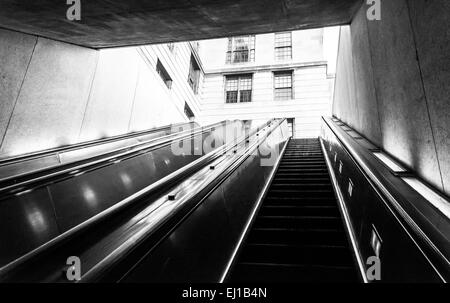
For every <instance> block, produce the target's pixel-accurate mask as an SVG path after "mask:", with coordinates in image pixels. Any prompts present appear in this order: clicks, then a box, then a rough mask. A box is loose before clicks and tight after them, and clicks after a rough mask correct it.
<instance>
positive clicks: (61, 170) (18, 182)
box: [0, 122, 224, 195]
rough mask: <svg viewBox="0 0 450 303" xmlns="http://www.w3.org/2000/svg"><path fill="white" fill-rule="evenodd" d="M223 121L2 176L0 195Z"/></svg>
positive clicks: (164, 143)
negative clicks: (74, 159)
mask: <svg viewBox="0 0 450 303" xmlns="http://www.w3.org/2000/svg"><path fill="white" fill-rule="evenodd" d="M223 123H224V122H218V123H214V124H211V125H208V126H205V127H198V128H195V129H193V130H187V131H182V132H179V133H175V134H170V135H167V136H163V137H159V138H154V139H151V140H149V141H146V142H141V143H137V144H134V145H131V146H127V147H121V148H118V149H115V150H113V151H108V152H106V153H103V154H101V155H96V156H94V157H90V158H87V159H83V160H78V161H75V162H70V163H65V164H61V165H57V166H55V167H46V168H42V169H39V170H36V171H32V172H27V173H23V174H21V175H17V176H13V177H10V178H4V179H1V180H0V195H2V194H5V193H10V194H11V193H14V194H16V193H17V192H20V191H25V190H30V189H34V188H29V186H30V185H32V184H36V183H40V184H42V183H43V182H45V181H47V180H49V179H53V178H55V177H60V176H62V175H70V174H72V173H73V172H75V171H76V172H77V173H80V172H81V170H83V169H88V168H92V167H93V166H98V165H102V164H110V163H109V162H110V161H116V160H117V158H118V157H125V156H130V155H132V154H133V155H135V154H139V153H141V152H142V151H143V150H145V151H148V150H151V149H155V148H159V147H162V146H165V145H168V144H171V142H172V141H173V140H182V139H186V138H189V137H193V136H195V135H198V134H201V133H204V132H206V131H209V130H211V129H213V128H214V127H216V126H218V125H222V124H223Z"/></svg>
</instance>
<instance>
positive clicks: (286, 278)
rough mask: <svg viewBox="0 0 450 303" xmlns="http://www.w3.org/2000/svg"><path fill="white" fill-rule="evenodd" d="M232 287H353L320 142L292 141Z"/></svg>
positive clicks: (352, 271)
mask: <svg viewBox="0 0 450 303" xmlns="http://www.w3.org/2000/svg"><path fill="white" fill-rule="evenodd" d="M242 245H243V246H242V247H241V250H240V253H239V255H238V259H237V260H236V263H235V265H234V268H233V271H232V272H231V275H230V279H229V281H230V282H357V281H358V278H357V271H356V266H355V264H354V261H353V258H352V255H351V251H350V245H349V243H348V240H347V236H346V234H345V232H344V224H343V221H342V219H341V215H340V212H339V209H338V205H337V200H336V198H335V195H334V192H333V188H332V184H331V181H330V177H329V175H328V171H327V168H326V163H325V159H324V156H323V153H322V150H321V148H320V143H319V140H318V139H300V140H291V141H290V142H289V144H288V146H287V148H286V151H285V154H284V156H283V158H282V160H281V163H280V166H279V168H278V171H277V172H276V174H275V178H274V180H273V182H272V184H271V186H270V188H269V191H268V193H267V195H266V198H265V200H264V201H263V204H262V205H261V208H260V210H259V212H258V214H257V217H256V219H255V221H254V223H253V225H252V226H251V230H250V232H249V234H248V237H247V239H246V241H245V242H244V243H243V244H242Z"/></svg>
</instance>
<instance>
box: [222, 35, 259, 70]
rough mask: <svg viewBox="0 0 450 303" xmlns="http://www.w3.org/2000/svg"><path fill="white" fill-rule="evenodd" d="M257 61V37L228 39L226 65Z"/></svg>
mask: <svg viewBox="0 0 450 303" xmlns="http://www.w3.org/2000/svg"><path fill="white" fill-rule="evenodd" d="M254 61H255V36H239V37H232V38H228V49H227V57H226V63H228V64H229V63H243V62H254Z"/></svg>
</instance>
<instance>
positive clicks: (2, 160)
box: [0, 122, 198, 167]
mask: <svg viewBox="0 0 450 303" xmlns="http://www.w3.org/2000/svg"><path fill="white" fill-rule="evenodd" d="M189 124H192V125H196V126H195V127H198V124H197V123H196V122H186V123H175V124H169V125H164V126H161V127H156V128H151V129H147V130H143V131H137V132H131V133H127V134H122V135H117V136H111V137H107V138H100V139H95V140H89V141H85V142H80V143H75V144H70V145H64V146H58V147H55V148H49V149H45V150H39V151H35V152H30V153H26V154H19V155H15V156H7V157H0V167H1V166H4V165H10V164H13V163H18V162H23V161H27V160H31V159H35V158H42V157H46V156H49V155H52V154H56V153H60V152H67V151H73V150H77V149H82V148H85V147H91V146H96V145H101V144H105V143H110V142H114V141H120V140H124V139H132V138H136V137H142V136H145V135H149V134H152V133H156V132H160V131H163V130H166V129H171V128H175V127H180V126H183V125H189Z"/></svg>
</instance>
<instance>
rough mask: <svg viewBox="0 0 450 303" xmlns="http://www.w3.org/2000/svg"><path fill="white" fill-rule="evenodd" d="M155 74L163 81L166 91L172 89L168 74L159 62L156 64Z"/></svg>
mask: <svg viewBox="0 0 450 303" xmlns="http://www.w3.org/2000/svg"><path fill="white" fill-rule="evenodd" d="M156 72H157V73H158V74H159V76H160V77H161V79H162V80H163V81H164V84H165V85H166V86H167V88H168V89H171V88H172V78H170V76H169V73H168V72H167V71H166V69H165V68H164V66H163V65H162V63H161V61H159V59H158V62H157V63H156Z"/></svg>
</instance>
